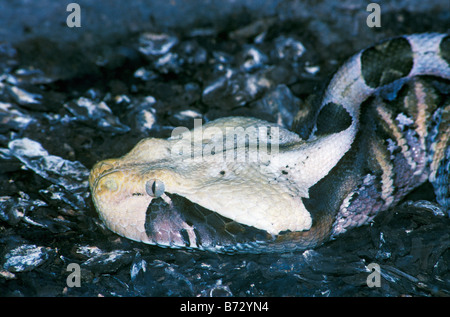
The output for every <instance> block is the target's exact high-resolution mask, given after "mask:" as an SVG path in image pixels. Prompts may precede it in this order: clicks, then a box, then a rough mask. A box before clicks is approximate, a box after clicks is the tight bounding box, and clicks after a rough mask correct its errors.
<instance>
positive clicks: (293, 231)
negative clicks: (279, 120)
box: [90, 34, 450, 252]
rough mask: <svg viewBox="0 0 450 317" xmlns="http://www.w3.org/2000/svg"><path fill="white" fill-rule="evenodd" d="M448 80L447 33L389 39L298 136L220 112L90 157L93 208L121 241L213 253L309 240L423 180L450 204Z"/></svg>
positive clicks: (280, 247) (352, 222) (356, 220)
mask: <svg viewBox="0 0 450 317" xmlns="http://www.w3.org/2000/svg"><path fill="white" fill-rule="evenodd" d="M448 80H450V36H449V35H445V34H415V35H408V36H402V37H398V38H394V39H390V40H388V41H385V42H383V43H381V44H378V45H375V46H373V47H370V48H367V49H365V50H363V51H361V52H359V53H357V54H356V55H354V56H353V57H351V58H350V59H349V60H348V61H347V62H346V63H345V64H344V65H343V66H342V67H341V68H340V69H339V70H338V71H337V72H336V74H335V75H334V77H333V78H332V80H331V81H330V83H329V85H328V87H327V89H326V90H325V93H324V95H323V97H322V99H321V100H320V102H319V103H317V106H316V107H313V108H311V109H310V113H309V115H307V116H302V117H300V116H299V118H300V119H298V120H297V122H296V127H297V129H295V131H296V132H297V133H295V132H291V131H288V130H285V129H282V128H280V127H278V126H277V125H275V124H273V123H269V122H265V121H263V120H258V119H254V118H245V117H229V118H222V119H219V120H216V121H213V122H210V123H208V124H205V125H203V126H201V127H197V128H194V130H192V131H185V130H182V131H181V133H179V134H177V135H176V136H173V137H171V138H169V139H167V140H163V139H155V138H148V139H144V140H142V141H141V142H139V143H138V144H137V145H136V147H135V148H134V149H133V150H132V151H131V152H129V153H128V154H126V155H125V156H123V157H121V158H119V159H109V160H105V161H101V162H99V163H97V164H96V165H95V166H94V168H93V169H92V171H91V175H90V187H91V191H92V196H93V200H94V203H95V206H96V208H97V210H98V212H99V215H100V217H101V219H102V220H103V221H104V222H105V224H106V225H107V226H108V227H109V228H110V229H111V230H112V231H114V232H116V233H118V234H119V235H122V236H124V237H127V238H130V239H133V240H136V241H142V242H145V243H149V244H156V245H160V246H168V247H188V248H198V249H204V250H211V251H215V252H236V251H238V252H239V251H241V252H283V251H291V250H299V249H300V250H301V249H306V248H312V247H315V246H318V245H320V244H321V243H323V242H324V241H326V240H327V239H329V238H330V237H335V236H337V235H339V234H341V233H343V232H345V231H346V230H348V229H350V228H352V227H356V226H359V225H362V224H365V223H367V222H369V221H370V220H371V219H373V218H374V217H375V215H376V214H377V213H378V212H379V211H382V210H386V209H388V208H389V207H391V206H393V205H395V204H396V203H398V202H399V201H400V200H401V199H402V198H403V197H405V195H406V194H408V193H409V192H410V191H411V190H412V189H414V188H416V187H417V186H419V185H420V184H422V183H424V182H425V181H427V180H428V181H430V182H431V184H432V185H433V186H434V189H435V193H436V199H437V201H438V203H439V204H440V205H441V206H442V207H443V208H444V209H446V210H448V209H449V208H450V147H449V143H450V141H449V139H450V124H449V123H450V99H449V97H448V96H447V97H446V96H444V94H443V93H442V92H441V91H439V87H441V86H443V85H448V82H446V81H448ZM447 93H448V92H447ZM392 96H395V98H391V97H392ZM391 99H392V100H391ZM301 118H303V119H301ZM230 133H231V134H230ZM227 140H228V141H229V140H232V142H227ZM239 145H242V146H239Z"/></svg>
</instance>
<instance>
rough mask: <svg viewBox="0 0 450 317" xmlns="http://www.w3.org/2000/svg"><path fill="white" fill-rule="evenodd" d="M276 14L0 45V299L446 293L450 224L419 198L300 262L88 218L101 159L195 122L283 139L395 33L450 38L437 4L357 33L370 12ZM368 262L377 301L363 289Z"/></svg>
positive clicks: (348, 8) (285, 7) (424, 190)
mask: <svg viewBox="0 0 450 317" xmlns="http://www.w3.org/2000/svg"><path fill="white" fill-rule="evenodd" d="M280 3H281V4H280V5H279V6H277V8H278V9H274V10H273V12H271V14H270V15H265V16H258V14H251V13H252V12H248V10H247V11H246V10H242V11H239V10H236V12H235V13H231V14H229V15H228V16H225V17H222V19H221V20H220V23H217V24H214V23H213V22H211V21H209V22H207V23H206V22H203V23H200V22H198V20H195V19H193V21H194V22H192V24H191V25H190V27H189V28H182V27H176V26H171V27H170V28H168V27H167V26H164V27H163V26H161V27H158V25H157V24H154V25H152V26H149V27H148V28H147V29H145V30H141V29H137V30H134V31H130V32H128V33H127V34H125V35H122V34H115V35H111V36H104V35H103V36H102V37H101V40H100V39H99V40H98V41H96V40H95V37H88V38H87V39H86V38H85V41H83V42H76V41H75V42H70V44H68V43H64V45H63V44H62V43H61V42H59V41H57V40H55V39H54V38H49V37H43V36H39V37H30V38H26V39H25V40H23V41H13V40H10V41H3V42H0V265H1V266H0V295H1V296H202V297H206V296H319V297H322V296H449V295H450V270H449V266H450V251H449V246H450V233H449V228H450V220H449V219H448V218H447V217H444V216H439V215H434V214H433V212H432V211H431V210H430V209H433V208H434V209H436V208H435V206H434V205H432V204H429V203H424V202H423V201H424V200H427V201H431V202H433V199H434V197H433V194H432V190H431V188H430V185H429V184H425V185H424V186H422V187H420V188H419V189H418V190H416V191H415V192H414V193H412V194H411V195H410V196H409V197H408V199H407V200H406V201H415V202H416V203H415V204H411V203H404V204H403V205H401V206H399V207H396V208H395V209H393V210H390V211H387V212H384V213H382V214H380V215H379V216H378V217H377V218H375V220H374V221H373V223H371V224H370V225H367V226H364V227H361V228H357V229H354V230H351V231H349V232H347V233H346V234H344V235H343V236H341V237H339V238H338V239H337V240H335V241H331V242H328V243H326V244H325V245H323V246H322V247H320V248H317V249H315V250H308V251H305V252H297V253H287V254H262V255H224V254H214V253H209V252H202V251H190V250H172V249H162V248H159V247H153V246H148V245H144V244H139V243H135V242H132V241H129V240H127V239H124V238H121V237H119V236H117V235H115V234H113V233H112V232H110V231H109V230H108V229H106V228H105V226H104V225H103V224H102V223H101V221H100V220H99V219H98V217H97V215H96V212H95V210H94V207H93V205H92V202H91V199H90V194H89V192H88V188H87V175H88V171H89V168H91V167H92V166H93V164H94V163H95V162H96V161H98V160H101V159H105V158H110V157H117V156H120V155H123V154H125V153H127V152H128V151H129V150H130V149H131V148H132V147H133V146H134V145H135V144H136V142H137V141H138V140H140V139H141V138H143V137H145V136H159V137H166V136H169V135H170V132H171V131H172V129H173V128H174V127H177V126H186V127H189V128H190V127H192V125H193V118H203V120H204V121H209V120H212V119H215V118H218V117H222V116H226V115H249V116H256V117H259V118H263V119H267V120H271V121H274V122H279V123H280V124H282V125H284V126H286V127H288V126H289V125H290V124H291V123H292V118H293V115H294V114H295V112H296V111H297V109H298V107H299V106H300V105H301V102H302V101H304V100H305V99H306V98H307V97H308V96H309V95H311V94H313V93H319V92H320V89H322V88H323V86H324V85H325V84H326V81H327V79H328V78H329V76H330V75H331V74H332V72H333V71H334V70H335V69H336V67H338V65H339V64H340V63H341V62H343V61H344V60H345V58H346V57H348V56H350V55H351V54H353V53H355V52H357V51H358V50H360V49H362V48H364V47H366V46H367V45H369V44H372V43H373V42H375V41H377V40H380V39H383V38H386V37H390V36H393V35H399V34H403V33H413V32H426V31H436V32H448V31H449V30H450V23H449V21H450V16H449V15H450V10H443V9H442V8H443V7H444V8H445V6H446V5H447V6H448V4H446V3H447V2H445V1H443V2H439V1H437V2H430V3H429V7H427V6H426V5H425V4H421V5H422V6H423V7H421V9H420V10H421V11H420V12H417V11H416V9H415V6H414V5H408V3H409V2H408V1H404V2H402V1H400V2H399V6H400V8H399V9H398V8H395V7H391V6H389V7H387V6H386V7H384V8H386V10H385V11H383V12H384V13H383V27H382V28H381V29H377V30H373V29H368V28H367V27H366V26H365V18H366V16H367V13H366V12H365V5H361V6H359V5H356V6H355V5H353V6H352V5H348V4H345V3H344V4H336V3H334V2H332V1H325V2H323V3H322V4H321V8H322V11H320V12H321V13H320V14H315V12H318V11H317V10H318V9H317V7H312V8H310V7H307V8H308V9H310V11H308V10H302V7H301V6H302V2H300V1H297V2H296V1H293V2H283V1H281V2H280ZM405 3H406V4H405ZM444 3H445V4H444ZM326 4H330V5H329V6H326ZM308 6H311V5H308ZM382 8H383V7H382ZM176 9H177V8H176V6H175V7H174V8H173V10H176ZM315 10H316V11H315ZM327 10H329V12H327ZM200 11H201V10H200ZM308 12H310V13H309V14H308ZM336 12H338V13H339V14H340V15H339V14H337V13H336ZM288 13H289V14H288ZM192 14H194V13H192ZM110 18H113V17H110ZM349 21H351V23H349ZM196 23H197V24H196ZM0 31H2V30H0ZM99 38H100V37H99ZM89 39H90V40H89ZM418 201H419V203H417V202H418ZM70 263H76V264H79V265H80V268H81V286H80V287H70V286H68V284H67V277H68V276H69V274H70V271H67V267H68V265H69V264H70ZM370 263H376V264H378V265H379V266H380V268H381V285H380V287H372V288H370V287H368V285H367V278H368V276H369V274H370V273H371V271H370V270H369V268H368V266H369V264H370Z"/></svg>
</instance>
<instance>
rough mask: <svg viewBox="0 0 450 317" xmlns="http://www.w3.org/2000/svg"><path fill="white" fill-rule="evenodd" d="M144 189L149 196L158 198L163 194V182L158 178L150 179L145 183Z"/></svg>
mask: <svg viewBox="0 0 450 317" xmlns="http://www.w3.org/2000/svg"><path fill="white" fill-rule="evenodd" d="M145 191H146V192H147V194H148V195H149V196H152V197H156V198H158V197H160V196H161V195H162V194H164V183H163V182H161V181H160V180H158V179H151V180H149V181H147V182H146V183H145Z"/></svg>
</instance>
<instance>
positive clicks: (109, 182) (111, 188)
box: [103, 179, 119, 192]
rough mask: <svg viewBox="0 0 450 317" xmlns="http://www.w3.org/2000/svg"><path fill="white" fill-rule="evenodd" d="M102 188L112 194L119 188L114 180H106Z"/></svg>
mask: <svg viewBox="0 0 450 317" xmlns="http://www.w3.org/2000/svg"><path fill="white" fill-rule="evenodd" d="M103 187H104V188H105V189H107V190H109V191H112V192H115V191H116V190H117V189H118V188H119V186H118V185H117V182H116V181H115V180H114V179H107V180H106V181H105V183H104V184H103Z"/></svg>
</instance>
